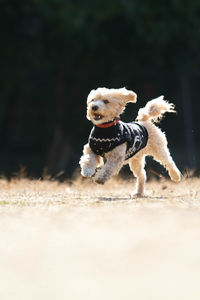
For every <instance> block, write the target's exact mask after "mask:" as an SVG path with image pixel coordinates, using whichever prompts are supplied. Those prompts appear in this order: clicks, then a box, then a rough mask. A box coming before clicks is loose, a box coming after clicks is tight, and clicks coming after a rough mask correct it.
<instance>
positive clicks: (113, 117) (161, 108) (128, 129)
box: [79, 88, 181, 196]
mask: <svg viewBox="0 0 200 300" xmlns="http://www.w3.org/2000/svg"><path fill="white" fill-rule="evenodd" d="M136 101H137V95H136V93H134V92H133V91H130V90H127V89H126V88H119V89H108V88H97V89H96V90H92V91H91V92H90V93H89V95H88V98H87V118H88V120H90V121H91V122H92V123H93V125H94V127H93V128H92V131H91V133H90V136H89V140H88V143H87V144H86V145H85V146H84V148H83V155H82V157H81V158H80V162H79V163H80V166H81V174H82V176H84V177H93V178H94V181H95V182H96V183H99V184H104V183H105V182H106V181H107V180H109V179H110V177H111V176H113V175H115V174H118V172H119V171H120V169H121V168H122V166H123V165H124V164H126V163H129V166H130V169H131V171H132V172H133V175H134V176H135V177H136V189H135V192H134V193H133V194H134V195H137V196H144V195H145V189H144V188H145V182H146V172H145V169H144V166H145V157H146V156H152V157H153V158H154V159H155V160H156V161H158V162H159V163H160V164H162V165H163V166H164V167H165V168H166V169H167V171H168V173H169V176H170V178H171V180H173V181H175V182H178V181H180V179H181V173H180V171H179V170H178V168H177V167H176V164H175V163H174V161H173V159H172V157H171V155H170V152H169V149H168V147H167V139H166V136H165V134H164V133H163V132H162V131H161V130H160V129H159V128H158V127H157V126H156V125H154V123H158V122H159V121H160V120H161V118H162V117H163V115H164V113H166V112H171V113H174V112H175V110H174V104H173V103H169V102H167V101H166V100H164V96H160V97H158V98H156V99H153V100H151V101H149V102H147V104H146V106H145V107H143V108H141V109H139V112H138V116H137V118H136V121H134V122H131V123H125V122H122V121H121V120H120V115H121V114H122V113H123V112H124V110H125V107H126V105H127V103H130V102H132V103H136Z"/></svg>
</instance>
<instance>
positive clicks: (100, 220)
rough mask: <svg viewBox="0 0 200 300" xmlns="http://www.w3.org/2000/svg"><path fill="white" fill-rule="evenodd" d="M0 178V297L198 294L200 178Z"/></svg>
mask: <svg viewBox="0 0 200 300" xmlns="http://www.w3.org/2000/svg"><path fill="white" fill-rule="evenodd" d="M133 186H134V182H133V181H129V182H127V181H125V180H122V179H115V180H112V181H110V182H109V183H107V184H106V185H104V186H98V185H96V184H94V183H92V181H90V180H82V179H77V180H75V181H74V182H70V183H67V182H65V183H59V182H57V181H48V180H44V181H40V180H38V181H34V180H28V179H20V180H18V179H13V180H11V181H10V182H8V181H7V180H6V179H1V180H0V190H1V193H0V228H1V230H0V239H1V243H0V266H1V267H0V299H2V300H4V299H5V300H11V299H14V300H18V299H19V300H32V299H34V300H35V299H37V300H40V299H42V300H43V299H48V300H50V299H59V300H60V299H61V300H62V299H69V300H73V299H87V300H90V299H91V300H98V299H101V300H107V299H109V300H110V299H114V300H118V299H120V300H121V299H131V300H132V299H136V300H138V299H139V300H140V299H141V300H143V299H148V300H149V299H152V300H158V299H159V300H161V299H162V300H165V299H170V300H171V299H175V300H179V299H180V300H185V299H187V300H188V299H192V300H196V299H198V300H199V299H200V285H199V282H200V281H199V280H200V189H199V186H200V179H199V178H185V179H183V180H182V182H180V183H178V184H175V183H172V182H170V181H168V180H166V179H161V180H159V181H156V180H153V181H150V182H148V183H147V190H148V197H146V198H134V199H133V198H130V194H131V192H132V191H133Z"/></svg>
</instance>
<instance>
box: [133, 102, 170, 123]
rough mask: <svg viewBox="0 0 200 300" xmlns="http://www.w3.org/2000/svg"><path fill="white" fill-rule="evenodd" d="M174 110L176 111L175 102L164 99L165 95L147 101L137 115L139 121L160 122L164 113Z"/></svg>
mask: <svg viewBox="0 0 200 300" xmlns="http://www.w3.org/2000/svg"><path fill="white" fill-rule="evenodd" d="M166 112H172V113H175V112H176V111H175V110H174V104H173V103H169V102H167V101H165V100H164V96H160V97H158V98H156V99H153V100H151V101H149V102H147V104H146V106H145V107H143V108H140V110H139V112H138V116H137V120H138V121H148V120H150V121H152V122H154V123H158V122H159V121H160V120H161V119H162V117H163V115H164V113H166Z"/></svg>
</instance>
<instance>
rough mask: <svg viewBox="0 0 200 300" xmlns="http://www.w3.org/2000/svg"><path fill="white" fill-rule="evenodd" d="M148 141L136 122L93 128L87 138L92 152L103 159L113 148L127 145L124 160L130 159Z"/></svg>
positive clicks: (120, 122) (145, 130) (145, 132)
mask: <svg viewBox="0 0 200 300" xmlns="http://www.w3.org/2000/svg"><path fill="white" fill-rule="evenodd" d="M147 141H148V132H147V129H146V128H145V127H144V126H142V125H140V124H138V123H137V122H131V123H124V122H122V121H119V122H118V123H117V124H116V125H112V126H110V127H106V128H100V127H98V126H96V125H95V126H94V127H93V128H92V130H91V133H90V136H89V146H90V148H91V149H92V151H93V152H94V153H95V154H97V155H100V156H102V157H104V154H105V153H107V152H109V151H111V150H113V149H114V148H115V147H117V146H119V145H121V144H123V143H127V148H126V156H125V160H127V159H129V158H131V157H132V156H133V155H135V154H136V153H137V152H138V151H140V150H141V149H143V148H144V147H145V146H146V144H147Z"/></svg>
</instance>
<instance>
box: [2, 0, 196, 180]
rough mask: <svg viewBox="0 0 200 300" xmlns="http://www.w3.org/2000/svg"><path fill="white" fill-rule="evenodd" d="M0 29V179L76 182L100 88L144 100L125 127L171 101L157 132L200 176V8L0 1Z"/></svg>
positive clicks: (179, 1)
mask: <svg viewBox="0 0 200 300" xmlns="http://www.w3.org/2000/svg"><path fill="white" fill-rule="evenodd" d="M0 30H1V47H0V66H1V67H0V76H1V78H0V85H1V86H0V140H1V145H0V173H1V174H6V175H9V176H10V175H11V174H12V173H13V172H16V171H17V170H19V166H20V165H24V166H26V167H27V172H28V174H29V175H32V176H41V174H42V173H43V172H44V169H45V170H48V171H46V172H49V173H50V174H51V175H55V174H56V173H58V172H59V171H61V170H64V171H65V174H64V176H71V174H72V173H73V172H74V170H75V169H76V168H77V166H78V160H79V157H80V155H81V151H82V146H83V144H84V143H86V142H87V137H88V134H89V131H90V128H91V124H90V123H89V121H87V120H86V118H85V114H86V98H87V95H88V93H89V92H90V90H91V89H93V88H97V87H100V86H101V87H102V86H106V87H108V88H110V87H114V88H118V87H123V86H126V87H127V88H128V89H131V90H133V91H135V92H136V93H137V94H138V102H137V104H135V105H134V104H129V106H128V107H127V110H126V112H125V114H124V115H123V116H122V119H123V120H125V121H130V120H133V119H134V118H135V117H136V115H137V111H138V109H139V108H140V107H141V106H143V105H144V104H145V103H146V101H148V100H150V99H151V98H154V97H157V96H160V95H162V94H164V95H165V97H166V99H168V100H170V101H171V102H174V103H175V105H176V109H177V111H178V115H173V114H171V115H167V117H166V118H165V119H164V120H163V121H162V123H161V127H162V129H163V130H164V131H166V132H167V137H168V141H169V148H170V150H171V153H172V155H173V157H174V159H175V161H176V162H177V165H178V166H179V167H180V168H181V169H184V168H185V167H189V168H194V169H196V170H198V169H199V161H200V156H199V148H200V129H199V124H200V120H199V118H200V117H199V114H200V100H199V85H200V83H199V82H200V1H199V0H193V1H187V0H168V1H160V0H159V1H158V0H143V1H141V0H140V1H139V0H132V1H131V0H96V1H95V0H93V1H92V0H90V1H89V0H84V1H80V0H68V1H67V0H65V1H64V0H31V1H28V0H20V1H19V0H17V1H10V0H3V1H2V0H1V1H0Z"/></svg>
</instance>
